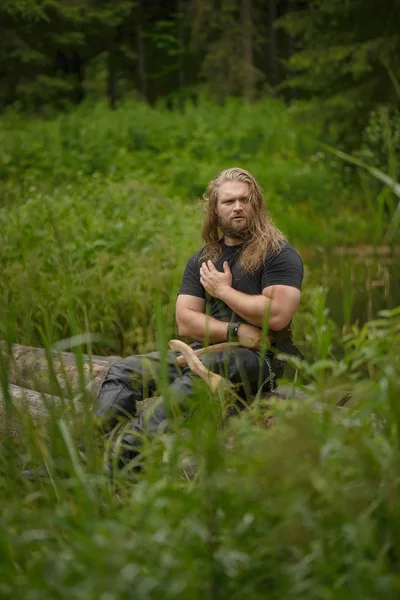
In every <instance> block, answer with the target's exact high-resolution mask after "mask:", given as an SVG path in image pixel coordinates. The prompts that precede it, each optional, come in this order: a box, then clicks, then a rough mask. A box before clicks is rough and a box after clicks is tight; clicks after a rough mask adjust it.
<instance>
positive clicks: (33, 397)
mask: <svg viewBox="0 0 400 600" xmlns="http://www.w3.org/2000/svg"><path fill="white" fill-rule="evenodd" d="M175 342H176V343H178V344H180V345H179V348H178V347H176V350H177V351H178V352H181V351H182V347H183V346H185V345H184V344H183V343H182V342H179V341H175ZM235 345H236V344H232V346H235ZM228 346H231V344H228ZM189 350H190V348H189ZM207 350H208V349H207ZM211 351H213V349H211ZM201 353H202V352H201ZM201 353H200V354H201ZM194 354H195V356H194V359H195V363H193V362H192V361H193V356H192V355H193V352H191V364H192V367H193V364H196V365H197V367H198V366H199V364H200V368H201V367H202V366H203V365H202V363H200V361H198V362H197V361H196V358H197V355H198V354H199V353H198V352H197V353H194ZM119 359H120V357H118V356H89V355H86V354H84V355H83V356H82V357H81V360H80V361H79V364H78V363H77V358H76V355H75V354H74V353H73V352H61V351H57V350H53V351H46V350H44V349H43V348H34V347H30V346H22V345H20V344H13V346H12V347H11V351H9V349H8V348H7V346H6V345H5V344H4V343H0V369H5V370H6V371H7V378H8V382H9V394H10V396H11V398H12V399H13V401H14V402H15V404H16V406H23V407H28V409H29V412H30V415H31V417H32V419H33V420H34V421H41V420H43V419H44V418H45V416H46V415H47V414H48V412H49V409H50V408H51V407H61V406H62V405H63V403H64V404H65V400H64V399H68V398H69V399H71V400H72V401H74V405H75V404H76V405H80V406H77V409H76V412H79V410H80V409H81V407H82V406H83V404H82V403H81V402H79V400H82V399H83V397H86V398H85V399H86V400H87V401H89V402H94V400H95V398H96V396H97V393H98V390H99V389H100V386H101V384H102V382H103V380H104V377H105V375H106V373H107V371H108V369H109V368H110V366H111V365H112V364H114V363H115V362H116V361H117V360H119ZM186 360H187V357H184V356H183V355H182V356H181V357H178V359H177V362H178V364H181V365H183V364H184V363H185V362H186ZM197 360H198V359H197ZM197 367H196V368H197ZM196 368H195V372H196ZM204 369H205V367H204ZM205 370H206V369H205ZM206 371H207V370H206ZM210 377H211V378H213V380H214V379H216V380H218V381H219V380H220V379H221V378H220V377H219V376H217V375H214V374H212V373H209V372H208V371H207V373H206V374H205V375H204V374H203V378H205V380H207V379H208V378H210ZM83 390H84V392H83ZM287 396H291V397H293V390H291V388H286V389H284V388H279V390H278V394H276V395H275V396H274V397H275V398H278V399H285V398H286V397H287ZM294 396H295V397H296V399H298V400H302V399H304V398H306V396H305V394H302V393H301V392H298V391H295V392H294ZM153 402H154V399H152V398H148V399H146V400H144V401H143V402H140V403H138V406H137V408H138V413H139V414H140V413H141V412H143V411H144V410H146V408H147V407H148V406H150V405H151V404H152V403H153ZM4 419H5V405H4V399H2V398H1V395H0V422H4Z"/></svg>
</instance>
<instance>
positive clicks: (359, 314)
mask: <svg viewBox="0 0 400 600" xmlns="http://www.w3.org/2000/svg"><path fill="white" fill-rule="evenodd" d="M300 254H301V255H302V257H303V260H304V264H305V283H306V285H310V284H311V285H323V286H325V287H326V288H327V289H328V293H327V306H328V308H329V311H330V316H331V317H332V319H333V320H334V321H335V322H336V324H337V325H338V326H339V327H343V326H345V325H350V324H352V323H356V324H358V325H362V324H363V323H365V322H366V321H367V320H370V319H373V318H375V317H376V316H377V315H378V312H379V311H380V310H383V309H390V308H395V307H396V306H399V305H400V277H399V273H400V248H399V247H395V248H390V247H372V246H364V247H360V248H334V249H332V250H330V251H327V250H326V249H322V248H321V249H319V248H317V249H315V250H314V251H313V252H309V253H308V254H307V252H304V253H303V252H300Z"/></svg>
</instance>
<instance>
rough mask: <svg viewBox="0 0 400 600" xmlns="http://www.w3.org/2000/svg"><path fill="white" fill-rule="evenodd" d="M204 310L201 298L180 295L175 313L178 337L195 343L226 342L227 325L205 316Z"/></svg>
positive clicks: (203, 301) (203, 302)
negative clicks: (206, 341) (189, 339)
mask: <svg viewBox="0 0 400 600" xmlns="http://www.w3.org/2000/svg"><path fill="white" fill-rule="evenodd" d="M204 310H205V300H204V299H203V298H197V297H196V296H189V295H186V294H180V295H179V296H178V299H177V302H176V311H175V316H176V322H177V325H178V331H179V335H182V336H184V337H189V338H191V339H192V340H195V341H197V342H204V340H208V341H209V342H211V343H214V342H224V341H226V339H227V326H228V323H224V322H223V321H218V320H217V319H214V318H213V317H210V316H208V315H206V314H205V313H204Z"/></svg>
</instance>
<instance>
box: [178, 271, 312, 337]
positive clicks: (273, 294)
mask: <svg viewBox="0 0 400 600" xmlns="http://www.w3.org/2000/svg"><path fill="white" fill-rule="evenodd" d="M200 281H201V284H202V285H203V287H204V289H205V290H206V291H207V292H208V293H209V294H210V295H211V296H213V297H214V298H219V299H220V300H222V302H225V304H227V305H228V306H229V307H230V308H231V309H232V310H233V311H234V312H235V313H236V314H238V315H239V316H240V317H242V319H245V320H246V321H247V323H250V325H247V324H243V325H241V326H240V327H239V341H240V339H244V338H247V339H254V340H257V341H259V340H260V338H261V331H260V328H261V327H262V326H263V324H264V320H265V319H268V327H269V328H270V329H272V330H274V331H280V330H281V329H283V328H284V327H285V326H286V325H287V324H288V323H289V322H290V320H291V318H292V316H293V314H294V312H295V310H296V308H297V306H298V304H299V301H300V290H298V289H297V288H294V287H291V286H287V285H273V286H269V287H267V288H265V289H264V290H263V291H262V294H258V295H250V294H245V293H243V292H239V291H238V290H235V289H234V288H233V287H232V273H231V271H230V268H229V265H228V263H227V262H225V263H224V272H223V273H221V272H220V271H218V270H217V269H216V268H215V266H214V264H213V263H212V262H211V261H207V262H204V263H203V264H202V266H201V268H200ZM204 311H205V300H204V299H203V298H197V297H195V296H189V295H185V294H182V295H180V296H179V297H178V301H177V304H176V320H177V324H178V329H179V334H180V335H183V336H187V337H190V338H192V339H194V340H198V341H202V342H203V341H204V340H205V339H206V340H208V341H209V342H210V343H215V342H222V341H225V340H226V339H227V325H228V324H227V323H225V322H222V321H218V320H217V319H214V318H213V317H210V316H207V315H205V314H204Z"/></svg>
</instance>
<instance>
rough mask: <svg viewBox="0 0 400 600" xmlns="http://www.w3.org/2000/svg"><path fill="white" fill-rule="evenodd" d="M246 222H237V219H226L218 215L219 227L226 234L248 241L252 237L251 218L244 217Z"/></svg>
mask: <svg viewBox="0 0 400 600" xmlns="http://www.w3.org/2000/svg"><path fill="white" fill-rule="evenodd" d="M244 219H245V221H246V223H245V224H244V225H243V224H242V223H240V224H239V223H238V224H235V221H232V220H225V219H222V218H221V217H218V227H219V228H220V229H221V231H222V233H223V234H224V236H226V237H229V238H233V239H235V240H242V241H246V240H248V239H249V238H250V237H251V230H250V228H249V218H248V217H244Z"/></svg>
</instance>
